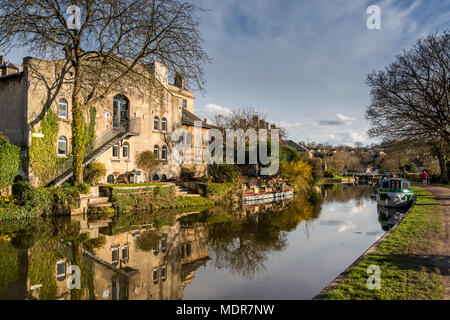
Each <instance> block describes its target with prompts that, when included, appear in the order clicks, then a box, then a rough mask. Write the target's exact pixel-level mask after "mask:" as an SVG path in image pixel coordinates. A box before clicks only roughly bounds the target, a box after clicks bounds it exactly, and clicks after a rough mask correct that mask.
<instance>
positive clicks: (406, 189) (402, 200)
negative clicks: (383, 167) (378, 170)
mask: <svg viewBox="0 0 450 320" xmlns="http://www.w3.org/2000/svg"><path fill="white" fill-rule="evenodd" d="M413 199H414V191H413V190H411V184H410V182H409V181H408V180H405V179H400V178H396V179H387V178H385V179H384V180H383V181H381V184H380V189H379V190H378V195H377V201H378V205H380V206H382V207H390V208H407V207H409V206H411V204H412V202H413Z"/></svg>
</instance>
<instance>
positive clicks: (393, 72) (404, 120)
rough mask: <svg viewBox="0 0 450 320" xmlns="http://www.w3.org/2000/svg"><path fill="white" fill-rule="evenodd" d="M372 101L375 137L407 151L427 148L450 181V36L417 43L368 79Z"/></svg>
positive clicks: (369, 114)
mask: <svg viewBox="0 0 450 320" xmlns="http://www.w3.org/2000/svg"><path fill="white" fill-rule="evenodd" d="M367 83H368V84H369V86H370V87H371V88H372V91H371V95H372V102H371V104H370V106H369V108H368V110H367V113H366V117H367V119H368V120H370V122H371V124H372V128H371V129H370V130H369V134H370V135H371V136H372V137H382V138H383V139H384V140H385V142H390V143H394V142H395V143H397V144H402V145H404V146H409V147H411V146H417V147H420V146H422V147H423V146H426V147H427V148H429V150H430V151H432V152H433V153H434V154H435V156H437V158H438V160H439V164H440V169H441V180H442V181H444V182H448V175H447V168H446V161H447V160H448V155H449V141H450V102H449V97H450V94H449V89H450V33H449V32H448V31H446V32H443V33H442V34H440V35H430V36H428V37H426V38H424V39H419V40H418V41H417V43H416V44H415V45H414V46H413V47H412V48H411V49H410V50H409V51H404V52H403V53H402V54H401V55H398V56H397V57H396V58H395V60H394V62H393V63H392V64H391V65H390V66H388V67H387V68H386V69H385V70H382V71H379V72H374V73H372V74H370V75H369V76H368V77H367Z"/></svg>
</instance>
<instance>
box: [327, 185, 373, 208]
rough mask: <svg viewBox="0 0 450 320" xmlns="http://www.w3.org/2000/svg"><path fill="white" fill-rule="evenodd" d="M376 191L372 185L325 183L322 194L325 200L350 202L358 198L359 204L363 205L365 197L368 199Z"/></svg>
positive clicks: (357, 202)
mask: <svg viewBox="0 0 450 320" xmlns="http://www.w3.org/2000/svg"><path fill="white" fill-rule="evenodd" d="M373 191H374V189H373V187H372V186H370V185H357V186H353V185H338V184H333V185H324V186H322V188H321V192H322V196H323V198H324V200H325V201H327V202H331V201H336V202H341V203H343V202H348V201H349V200H356V205H357V206H359V207H360V206H362V205H363V201H364V199H367V198H368V197H369V196H370V194H371V193H372V192H373Z"/></svg>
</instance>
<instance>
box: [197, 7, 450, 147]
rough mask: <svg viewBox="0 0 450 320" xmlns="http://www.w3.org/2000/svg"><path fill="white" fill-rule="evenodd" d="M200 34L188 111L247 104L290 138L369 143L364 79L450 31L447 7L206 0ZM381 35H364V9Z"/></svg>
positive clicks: (210, 112)
mask: <svg viewBox="0 0 450 320" xmlns="http://www.w3.org/2000/svg"><path fill="white" fill-rule="evenodd" d="M198 2H199V3H200V4H201V5H202V6H203V7H206V8H209V9H210V11H207V12H205V14H204V15H203V17H202V25H201V32H202V35H203V38H204V40H205V47H206V50H207V52H208V53H209V54H210V55H211V57H212V58H213V59H214V61H213V63H212V64H211V65H208V66H207V68H206V76H207V81H208V82H207V86H206V88H207V93H206V94H205V95H204V96H202V95H201V94H197V101H196V105H195V108H196V113H197V114H199V115H200V116H202V117H203V118H210V117H211V116H212V115H213V114H214V113H217V112H218V113H227V112H228V110H234V109H239V108H241V107H244V106H251V107H254V108H256V109H259V110H261V111H263V112H265V113H266V114H267V119H268V120H270V121H271V122H275V123H278V124H280V125H281V126H284V127H285V128H286V129H287V130H288V132H289V136H290V137H291V138H292V139H294V140H303V141H310V142H312V141H316V142H329V143H333V144H340V143H344V144H350V145H353V144H354V143H355V142H356V141H362V142H364V143H370V142H374V140H370V139H369V138H368V137H367V135H366V132H367V129H368V125H369V124H368V123H367V121H366V120H365V118H364V112H365V110H366V107H367V106H368V104H369V102H370V95H369V88H368V86H367V85H366V84H365V76H366V75H367V74H368V73H370V72H372V71H374V70H378V69H382V68H384V67H385V66H387V65H388V64H389V63H390V62H391V61H392V59H393V57H394V56H395V55H396V54H398V53H400V52H401V51H402V50H403V49H405V48H408V47H410V46H411V45H412V44H413V43H414V42H415V41H416V40H417V38H419V37H421V36H423V35H426V34H429V33H433V32H439V31H442V30H444V29H446V28H447V29H449V28H450V1H449V0H446V1H443V0H434V1H433V0H431V1H430V0H416V1H395V0H385V1H356V0H345V1H344V0H315V1H312V0H310V1H306V0H304V1H299V0H224V1H217V0H206V1H198ZM374 4H375V5H378V6H379V7H380V9H381V26H382V29H381V30H372V31H370V30H368V29H367V26H366V21H367V18H368V17H369V15H368V14H367V13H366V10H367V7H368V6H369V5H374Z"/></svg>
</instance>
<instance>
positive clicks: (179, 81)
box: [175, 72, 184, 89]
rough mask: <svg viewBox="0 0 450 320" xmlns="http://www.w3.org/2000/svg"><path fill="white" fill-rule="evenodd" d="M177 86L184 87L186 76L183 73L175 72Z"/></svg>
mask: <svg viewBox="0 0 450 320" xmlns="http://www.w3.org/2000/svg"><path fill="white" fill-rule="evenodd" d="M175 86H176V87H178V88H180V89H184V77H183V76H182V75H181V73H178V72H177V73H176V74H175Z"/></svg>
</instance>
